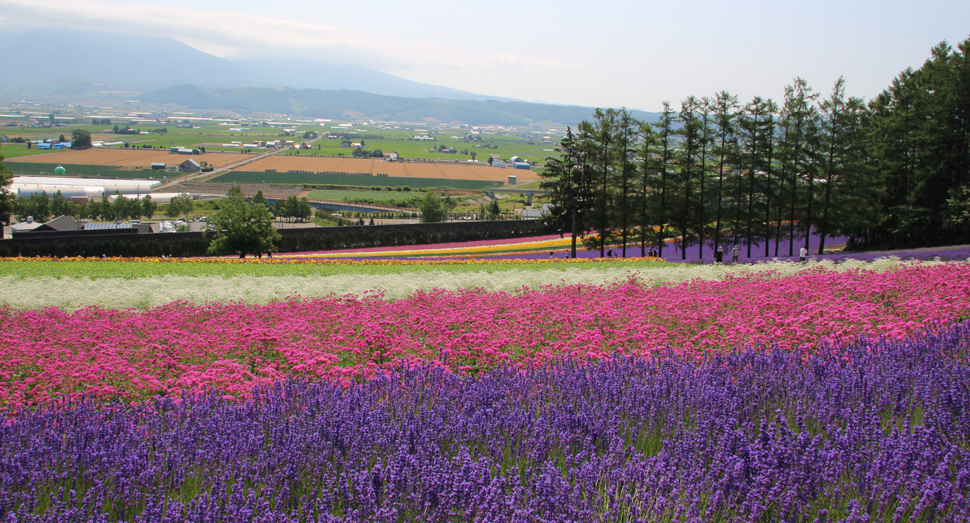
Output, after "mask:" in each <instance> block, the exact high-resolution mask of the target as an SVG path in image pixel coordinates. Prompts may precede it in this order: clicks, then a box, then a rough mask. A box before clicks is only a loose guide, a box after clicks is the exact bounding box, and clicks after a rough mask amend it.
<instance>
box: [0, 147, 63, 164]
mask: <svg viewBox="0 0 970 523" xmlns="http://www.w3.org/2000/svg"><path fill="white" fill-rule="evenodd" d="M54 152H61V150H60V149H58V150H57V151H54ZM50 153H51V151H48V150H44V149H40V150H38V149H35V148H31V149H28V148H27V145H26V144H21V143H5V144H3V145H2V146H0V156H3V157H4V158H6V161H10V160H11V159H14V158H22V157H24V156H36V155H38V154H50Z"/></svg>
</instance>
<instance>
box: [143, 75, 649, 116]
mask: <svg viewBox="0 0 970 523" xmlns="http://www.w3.org/2000/svg"><path fill="white" fill-rule="evenodd" d="M138 99H139V100H140V101H142V102H147V103H154V104H173V105H178V106H184V107H188V108H191V109H196V110H206V109H208V110H222V111H232V112H235V113H241V114H248V113H272V114H289V115H294V116H302V117H309V118H333V119H358V118H375V119H382V120H412V121H413V120H418V119H421V118H435V119H437V120H439V121H444V122H450V121H460V122H463V123H466V124H470V125H528V124H530V123H536V122H554V123H557V124H561V125H576V124H577V123H578V122H580V121H581V120H584V119H586V120H588V119H592V117H593V109H592V108H590V107H578V106H569V105H551V104H537V103H529V102H501V101H497V100H489V101H477V100H446V99H444V98H405V97H400V96H382V95H376V94H372V93H365V92H361V91H351V90H340V91H325V90H321V89H274V88H259V87H247V88H236V89H218V88H204V87H199V86H196V85H191V84H182V85H176V86H171V87H167V88H165V89H160V90H157V91H153V92H146V93H142V94H141V95H140V96H139V97H138ZM631 113H632V114H633V117H634V118H637V119H640V120H647V121H656V120H657V119H658V113H647V112H643V111H631Z"/></svg>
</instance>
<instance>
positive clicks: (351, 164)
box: [239, 156, 539, 183]
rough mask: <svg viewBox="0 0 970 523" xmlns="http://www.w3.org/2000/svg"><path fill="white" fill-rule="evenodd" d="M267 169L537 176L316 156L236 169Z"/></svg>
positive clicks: (517, 171) (484, 177)
mask: <svg viewBox="0 0 970 523" xmlns="http://www.w3.org/2000/svg"><path fill="white" fill-rule="evenodd" d="M266 169H276V172H280V173H285V172H287V171H309V172H314V173H316V172H346V173H372V174H380V173H383V174H387V175H388V176H401V177H406V178H444V179H447V180H487V181H491V182H505V181H508V177H509V175H512V174H514V175H516V176H518V181H519V182H520V183H521V182H527V181H530V180H537V179H539V175H537V174H536V173H535V172H534V171H528V170H525V169H515V170H513V169H496V168H494V167H487V166H485V167H482V166H479V165H462V164H460V163H455V164H450V163H421V162H415V163H398V162H383V161H381V160H366V159H358V158H329V157H326V158H321V157H319V156H317V157H314V156H270V157H267V158H263V159H261V160H256V161H255V162H253V163H249V164H246V165H244V166H242V167H240V168H239V170H241V171H265V170H266Z"/></svg>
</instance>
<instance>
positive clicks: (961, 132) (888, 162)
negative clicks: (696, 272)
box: [542, 39, 970, 259]
mask: <svg viewBox="0 0 970 523" xmlns="http://www.w3.org/2000/svg"><path fill="white" fill-rule="evenodd" d="M560 153H561V154H560V156H559V157H558V158H550V159H549V160H548V161H547V165H546V167H547V168H546V170H545V172H544V173H543V176H544V178H545V179H544V180H543V182H542V185H543V187H544V188H546V189H551V190H552V191H553V193H552V195H551V197H552V200H553V203H554V204H555V209H554V211H553V214H552V215H551V216H550V217H549V218H547V220H548V221H549V222H551V224H553V225H554V226H556V227H558V228H559V230H561V231H563V232H571V233H572V234H573V236H574V242H573V249H574V252H575V245H576V242H575V239H576V238H582V239H583V241H584V243H585V245H586V247H587V248H590V249H598V250H599V251H600V254H601V255H602V254H603V253H604V251H605V250H606V249H607V247H608V246H609V247H611V248H615V249H617V251H618V254H619V255H621V256H624V257H626V256H628V251H627V250H628V249H631V250H633V251H637V250H638V251H639V252H638V254H639V255H640V256H645V255H647V254H649V253H654V254H655V255H657V256H663V255H664V254H663V251H664V248H665V246H666V243H667V241H669V240H673V243H674V248H675V249H676V251H677V253H675V254H676V255H679V256H680V257H681V258H683V259H686V256H687V255H686V251H687V247H688V246H694V245H697V246H699V256H700V257H701V258H703V257H704V256H705V249H709V250H708V251H707V253H708V255H713V252H714V251H716V250H718V249H719V248H723V249H725V250H727V249H728V248H733V246H735V245H738V246H739V247H740V248H741V250H742V252H746V253H747V256H749V257H750V256H753V255H755V253H759V254H760V253H761V252H763V254H764V256H766V257H770V256H793V255H794V254H795V253H796V252H797V251H798V249H799V248H800V247H801V246H802V245H806V246H807V245H808V238H810V237H812V236H818V237H821V242H820V245H819V248H818V252H819V253H820V254H821V253H822V251H823V250H824V248H825V241H826V239H827V238H828V239H831V238H835V237H840V236H846V237H848V240H849V244H850V245H851V246H861V247H865V246H868V247H893V246H898V247H903V246H922V245H940V244H947V243H959V242H964V241H970V39H968V40H967V41H964V42H963V43H961V44H960V45H959V46H958V47H957V49H953V48H951V47H950V46H949V45H948V44H946V42H944V43H941V44H940V45H938V46H937V47H935V48H934V49H933V51H932V55H931V57H930V58H929V59H928V60H927V61H926V63H925V64H924V65H923V66H922V67H921V68H920V69H917V70H913V69H907V70H906V71H904V72H903V73H901V74H900V75H899V76H898V77H897V78H896V79H895V80H894V81H893V82H892V84H891V85H890V86H889V87H888V88H887V89H886V90H885V91H883V92H882V93H881V94H880V95H879V96H878V97H876V98H875V99H874V100H871V101H869V102H866V101H864V100H862V99H860V98H855V97H849V96H847V95H846V93H845V80H844V79H843V78H839V79H838V80H837V81H836V82H835V83H834V85H833V86H832V88H831V89H830V90H829V91H827V92H825V93H821V92H818V91H816V90H814V89H813V88H812V87H810V86H809V85H808V84H807V82H806V81H805V80H803V79H801V78H795V79H794V80H793V82H792V83H791V84H790V85H788V86H787V87H786V88H785V91H784V98H783V100H781V101H779V102H776V101H774V100H771V99H767V98H763V97H760V96H756V97H754V98H752V99H751V100H750V101H747V102H742V101H740V100H739V99H738V97H737V96H734V95H731V94H730V93H729V92H726V91H721V92H719V93H716V94H715V95H714V96H710V97H696V96H689V97H687V98H686V99H684V100H683V101H681V103H680V107H679V110H674V109H673V108H672V107H671V105H670V103H668V102H664V104H663V111H662V112H661V115H660V118H659V120H658V121H656V122H649V123H648V122H643V121H639V120H637V119H635V118H633V117H632V115H631V113H630V112H629V111H627V110H626V109H597V110H596V112H595V113H594V117H593V119H592V120H584V121H582V122H581V123H580V124H579V125H578V126H577V128H576V129H575V130H573V129H571V128H570V129H567V133H566V136H565V138H564V139H563V140H562V141H561V144H560ZM613 246H616V247H613Z"/></svg>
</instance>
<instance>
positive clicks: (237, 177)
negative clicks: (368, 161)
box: [209, 165, 504, 191]
mask: <svg viewBox="0 0 970 523" xmlns="http://www.w3.org/2000/svg"><path fill="white" fill-rule="evenodd" d="M247 167H248V165H247ZM209 181H210V182H214V183H229V184H233V183H235V184H240V183H242V184H247V183H248V184H266V183H272V184H277V185H280V184H283V185H344V186H355V187H361V186H363V187H413V188H418V187H426V188H431V187H438V188H442V187H449V188H454V189H466V190H473V191H474V190H479V189H487V188H489V187H496V186H501V185H502V183H504V180H503V181H502V182H489V181H484V180H454V179H452V180H445V179H441V178H405V177H383V176H380V177H378V176H355V175H352V174H329V173H310V174H307V173H287V172H282V173H280V172H278V173H267V172H263V171H258V172H256V171H248V170H246V171H229V172H227V173H225V174H223V175H220V176H217V177H215V178H212V179H211V180H209Z"/></svg>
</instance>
